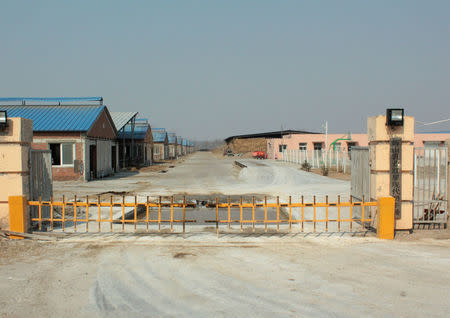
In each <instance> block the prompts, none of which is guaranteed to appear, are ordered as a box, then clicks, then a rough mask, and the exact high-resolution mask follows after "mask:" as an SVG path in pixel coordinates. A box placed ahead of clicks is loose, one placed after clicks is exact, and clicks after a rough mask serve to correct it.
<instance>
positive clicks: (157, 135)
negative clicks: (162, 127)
mask: <svg viewBox="0 0 450 318" xmlns="http://www.w3.org/2000/svg"><path fill="white" fill-rule="evenodd" d="M152 134H153V142H164V141H165V140H166V135H167V133H166V132H165V131H155V130H154V129H153V128H152Z"/></svg>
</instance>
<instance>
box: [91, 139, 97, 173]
mask: <svg viewBox="0 0 450 318" xmlns="http://www.w3.org/2000/svg"><path fill="white" fill-rule="evenodd" d="M89 176H90V179H91V180H92V179H97V146H96V145H90V146H89Z"/></svg>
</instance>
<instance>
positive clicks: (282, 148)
mask: <svg viewBox="0 0 450 318" xmlns="http://www.w3.org/2000/svg"><path fill="white" fill-rule="evenodd" d="M283 150H286V145H279V146H278V151H279V152H283Z"/></svg>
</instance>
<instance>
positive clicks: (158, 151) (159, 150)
mask: <svg viewBox="0 0 450 318" xmlns="http://www.w3.org/2000/svg"><path fill="white" fill-rule="evenodd" d="M153 159H154V160H155V161H161V160H164V144H163V143H154V144H153Z"/></svg>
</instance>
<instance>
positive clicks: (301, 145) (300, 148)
mask: <svg viewBox="0 0 450 318" xmlns="http://www.w3.org/2000/svg"><path fill="white" fill-rule="evenodd" d="M298 149H299V150H303V151H306V142H301V143H299V144H298Z"/></svg>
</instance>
